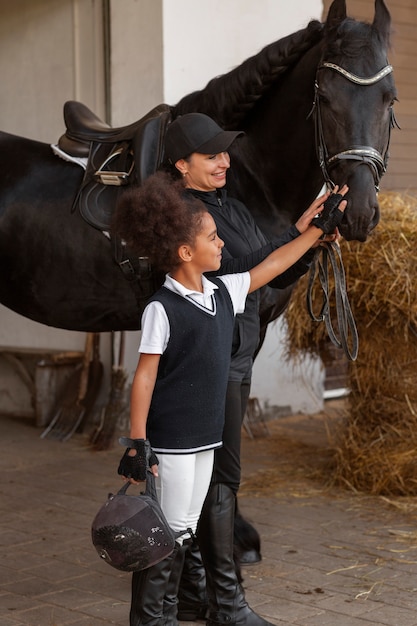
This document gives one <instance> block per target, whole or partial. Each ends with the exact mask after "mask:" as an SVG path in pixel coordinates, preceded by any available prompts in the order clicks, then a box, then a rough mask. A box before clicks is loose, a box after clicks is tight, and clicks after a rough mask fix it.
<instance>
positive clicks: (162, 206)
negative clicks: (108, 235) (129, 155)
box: [111, 171, 206, 272]
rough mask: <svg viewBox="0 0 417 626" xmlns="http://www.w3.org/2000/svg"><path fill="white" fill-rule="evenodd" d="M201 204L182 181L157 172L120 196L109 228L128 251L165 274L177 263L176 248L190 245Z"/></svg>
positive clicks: (203, 207) (198, 218) (201, 213)
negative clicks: (144, 258) (149, 262)
mask: <svg viewBox="0 0 417 626" xmlns="http://www.w3.org/2000/svg"><path fill="white" fill-rule="evenodd" d="M205 212H206V208H205V206H204V204H203V203H202V202H201V201H200V200H197V199H196V198H194V197H193V196H192V195H191V194H188V193H187V192H186V190H185V187H184V183H183V180H182V179H180V180H174V179H173V177H172V175H170V174H169V173H167V172H162V171H161V172H157V173H156V174H153V175H152V176H150V177H149V178H147V179H146V180H145V182H144V183H143V184H142V185H141V186H140V187H139V186H136V187H130V188H129V189H127V190H126V191H125V192H124V193H123V194H122V196H121V197H120V199H119V201H118V203H117V207H116V211H115V215H114V218H113V221H112V225H111V232H112V234H113V235H116V236H119V237H121V238H122V239H123V240H124V241H125V242H126V245H127V247H128V249H129V251H130V252H131V253H133V254H136V255H137V256H142V257H143V256H146V257H149V259H150V261H151V263H152V264H153V265H154V266H155V267H157V268H158V269H160V270H163V271H165V272H167V271H171V270H173V269H174V268H175V267H176V266H177V265H178V264H179V262H180V261H179V257H178V252H177V251H178V248H179V247H180V246H181V245H182V244H188V245H192V244H193V243H194V241H195V238H196V236H197V234H198V233H199V232H200V230H201V222H202V217H203V214H204V213H205Z"/></svg>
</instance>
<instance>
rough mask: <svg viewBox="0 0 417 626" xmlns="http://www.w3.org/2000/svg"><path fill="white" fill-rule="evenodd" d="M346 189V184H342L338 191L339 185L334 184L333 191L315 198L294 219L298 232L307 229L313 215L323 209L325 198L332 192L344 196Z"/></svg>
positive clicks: (347, 189) (347, 188)
mask: <svg viewBox="0 0 417 626" xmlns="http://www.w3.org/2000/svg"><path fill="white" fill-rule="evenodd" d="M348 191H349V187H348V186H347V185H343V187H342V189H341V190H340V191H339V186H338V185H336V186H335V188H334V189H333V191H326V192H325V193H324V194H322V195H321V196H319V197H318V198H316V199H315V200H314V201H313V202H312V203H311V204H310V206H309V207H308V209H307V210H306V211H305V212H304V213H303V214H302V215H301V217H299V218H298V220H297V221H296V223H295V226H296V228H297V230H299V232H300V233H303V232H305V231H306V230H307V228H308V227H309V226H310V224H311V220H312V219H313V218H314V217H316V215H317V214H318V213H320V212H321V211H322V210H323V205H324V203H325V202H326V200H327V198H328V197H329V196H330V195H331V194H332V193H340V194H341V195H342V196H344V195H346V194H347V192H348ZM326 241H329V240H328V239H326Z"/></svg>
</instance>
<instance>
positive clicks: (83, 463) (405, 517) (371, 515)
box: [0, 414, 417, 626]
mask: <svg viewBox="0 0 417 626" xmlns="http://www.w3.org/2000/svg"><path fill="white" fill-rule="evenodd" d="M336 418H337V415H336ZM331 419H335V418H334V414H333V415H332V418H331ZM324 426H325V422H324V420H323V417H322V416H314V417H305V416H301V417H300V416H293V417H288V418H280V419H277V420H274V422H271V423H270V433H271V434H270V436H269V437H268V438H265V437H257V438H255V439H254V440H251V439H250V438H249V437H248V436H245V438H244V445H243V448H244V475H245V481H244V484H243V487H242V495H241V498H240V503H241V509H242V511H243V512H244V514H245V515H246V516H247V517H248V518H249V519H250V520H251V521H252V522H253V523H254V524H255V525H256V527H257V528H258V530H259V531H260V532H261V535H262V553H263V560H262V562H261V563H260V564H259V565H256V566H252V567H250V568H246V570H245V572H244V574H245V583H244V584H245V586H246V590H247V591H246V593H247V598H248V600H249V601H250V603H251V605H252V606H253V607H256V610H257V611H258V612H259V613H260V614H261V615H263V616H264V617H265V618H267V619H269V620H270V621H271V622H273V623H274V624H277V625H281V624H282V625H284V624H285V625H289V624H293V625H297V626H316V625H317V626H375V625H379V626H381V625H387V626H417V525H416V513H415V511H416V508H415V505H414V502H413V501H412V500H410V499H402V500H401V499H395V500H390V501H388V500H385V499H382V498H376V497H375V498H372V497H368V496H360V495H354V494H352V493H349V492H345V491H342V490H337V489H327V488H326V487H325V486H324V481H323V471H324V470H323V468H325V462H326V461H327V460H328V458H329V447H328V444H327V440H326V436H325V428H324ZM0 437H1V438H0V468H1V483H0V494H1V496H0V497H1V499H0V555H1V558H0V626H23V625H25V626H28V625H30V626H64V625H65V626H66V625H67V624H68V625H69V624H71V625H73V626H75V625H77V626H103V625H105V624H108V625H110V624H113V625H117V626H127V624H128V609H129V593H130V576H129V575H128V574H123V573H120V572H118V571H117V570H115V569H112V568H111V567H109V566H108V565H107V564H106V563H103V562H102V561H100V559H99V557H98V556H97V554H96V552H95V550H94V548H93V546H92V544H91V541H90V526H91V521H92V519H93V517H94V515H95V513H96V511H97V510H98V508H99V507H100V506H101V504H102V503H103V502H104V500H105V499H106V497H107V493H108V492H109V491H115V490H117V489H118V488H119V478H118V477H117V475H116V474H115V468H116V466H117V462H118V460H119V457H120V452H121V448H118V447H116V448H114V449H112V450H110V451H108V452H100V453H97V452H92V451H91V450H90V449H89V448H88V447H87V445H86V439H85V437H83V436H81V435H77V436H76V437H74V438H73V439H71V440H70V441H68V442H67V443H59V442H55V441H49V440H41V439H40V438H39V430H37V429H36V428H35V427H34V426H33V425H32V424H31V423H28V421H27V420H26V421H25V420H18V419H16V418H14V419H11V418H6V417H2V418H0Z"/></svg>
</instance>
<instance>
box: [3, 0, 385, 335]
mask: <svg viewBox="0 0 417 626" xmlns="http://www.w3.org/2000/svg"><path fill="white" fill-rule="evenodd" d="M389 35H390V14H389V12H388V10H387V8H386V6H385V4H384V1H383V0H375V17H374V20H373V23H372V24H366V23H362V22H358V21H355V20H353V19H350V18H347V17H346V4H345V0H334V1H333V3H332V5H331V7H330V9H329V13H328V16H327V20H326V22H325V23H324V24H321V23H319V22H317V21H313V22H311V23H310V24H309V25H308V26H307V28H305V29H303V30H301V31H299V32H297V33H295V34H293V35H290V36H288V37H286V38H284V39H281V40H279V41H278V42H276V43H273V44H271V45H269V46H267V47H266V48H264V49H263V50H262V51H261V52H260V53H259V54H257V55H256V56H254V57H252V58H250V59H248V60H247V61H245V62H244V63H243V64H242V65H241V66H239V67H237V68H236V69H234V70H233V71H231V72H229V73H228V74H225V75H224V76H221V77H219V78H215V79H213V80H212V81H211V82H210V83H209V84H208V85H207V87H206V88H205V89H203V90H202V91H199V92H196V93H194V94H190V95H188V96H186V97H184V98H183V99H182V100H181V101H180V102H179V103H178V104H177V105H176V106H172V107H169V108H170V113H171V117H172V118H175V117H176V116H178V115H180V114H183V113H186V112H190V111H201V112H204V113H207V114H208V115H210V116H211V117H213V118H214V119H215V120H216V121H217V122H218V123H219V124H220V125H221V126H223V127H224V128H226V129H234V128H237V129H241V130H244V131H245V133H246V134H245V136H244V137H243V138H242V139H241V140H239V141H238V142H236V145H235V146H233V147H232V149H231V157H232V171H231V174H230V177H229V182H228V188H229V193H230V195H235V196H237V197H239V198H241V199H242V200H243V201H244V202H245V204H246V205H247V206H248V207H249V208H250V209H251V211H252V212H253V214H254V216H255V219H256V220H257V221H258V223H259V225H260V226H261V227H262V228H263V229H264V230H265V231H266V233H267V234H268V233H274V232H278V231H280V230H282V229H284V228H285V227H286V226H287V225H289V224H290V223H292V222H294V221H296V219H297V217H298V216H299V215H300V214H301V212H302V211H303V210H304V209H305V208H306V207H307V206H308V205H309V204H310V202H311V201H312V200H313V198H314V197H315V196H316V195H317V194H318V192H319V191H320V189H321V187H322V185H323V182H326V183H327V184H330V185H332V184H339V185H341V184H342V183H347V184H348V185H349V189H350V191H349V195H348V207H347V210H346V213H345V218H344V221H343V223H342V225H341V227H340V230H341V233H342V235H343V236H344V237H345V238H346V239H356V240H359V241H364V240H365V239H366V238H367V236H368V234H369V233H370V232H371V231H372V229H373V228H374V227H375V225H376V224H377V223H378V220H379V210H378V201H377V188H378V184H379V180H380V177H381V176H382V174H383V173H384V171H385V168H386V164H387V159H388V145H389V137H390V129H391V127H392V125H393V121H394V117H393V109H392V106H393V103H394V101H395V99H396V91H395V86H394V81H393V76H392V67H391V66H390V65H388V62H387V49H388V46H389ZM103 126H105V125H103ZM0 169H1V172H2V176H1V179H0V266H1V274H0V302H1V303H2V304H4V305H5V306H7V307H9V308H10V309H13V310H14V311H16V312H17V313H20V314H21V315H24V316H26V317H29V318H31V319H33V320H36V321H38V322H41V323H44V324H48V325H50V326H54V327H59V328H65V329H70V330H78V331H97V332H100V331H109V330H134V329H138V328H139V323H140V307H139V306H138V301H137V299H136V297H135V294H134V291H133V290H132V289H131V285H130V284H129V281H127V280H126V279H125V278H124V277H123V275H122V272H121V270H120V267H119V265H118V264H117V263H115V261H114V257H113V255H112V244H111V242H110V241H109V239H108V238H106V237H105V236H104V235H103V234H102V232H100V230H98V229H94V228H92V227H91V226H90V225H89V224H87V223H86V221H84V220H83V218H82V217H81V215H80V214H79V212H78V211H74V210H72V209H73V203H74V198H75V197H76V195H77V190H78V189H79V187H80V183H81V180H82V178H83V171H82V169H81V168H80V167H79V166H77V165H75V164H72V163H68V162H65V161H63V160H61V159H59V158H57V156H55V155H54V154H53V153H52V150H51V148H50V146H49V145H47V144H44V143H39V142H36V141H31V140H29V139H24V138H21V137H16V136H12V135H10V134H6V133H0ZM289 295H290V290H285V291H283V292H272V290H265V292H264V297H263V303H262V312H261V313H262V316H263V321H264V323H265V324H266V323H267V322H268V321H270V320H271V319H274V318H276V317H277V316H278V315H279V314H280V313H281V312H282V310H283V309H284V308H285V306H286V304H287V302H288V299H289Z"/></svg>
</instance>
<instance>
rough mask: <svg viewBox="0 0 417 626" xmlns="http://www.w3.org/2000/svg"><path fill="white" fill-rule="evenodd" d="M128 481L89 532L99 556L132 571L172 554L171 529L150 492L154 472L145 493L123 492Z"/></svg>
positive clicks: (110, 501) (108, 503) (175, 534)
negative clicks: (131, 493)
mask: <svg viewBox="0 0 417 626" xmlns="http://www.w3.org/2000/svg"><path fill="white" fill-rule="evenodd" d="M129 485H130V483H129V482H127V483H126V484H125V485H123V487H122V488H121V489H120V491H119V492H118V493H117V494H116V495H113V494H110V495H109V497H108V500H107V502H105V504H104V505H103V506H102V507H101V508H100V510H99V511H98V513H97V515H96V516H95V518H94V521H93V524H92V529H91V535H92V540H93V544H94V547H95V549H96V550H97V552H98V554H99V556H100V557H101V558H102V559H103V560H104V561H106V563H108V564H109V565H111V566H112V567H115V568H116V569H119V570H122V571H124V572H134V571H139V570H142V569H146V568H147V567H151V566H152V565H155V564H156V563H159V562H160V561H162V560H163V559H165V558H166V557H167V556H169V555H170V554H171V552H172V551H173V549H174V545H175V538H176V536H178V535H181V534H183V533H174V531H173V530H172V529H171V528H170V526H169V524H168V522H167V520H166V519H165V516H164V514H163V512H162V509H161V507H160V505H159V503H158V501H157V500H156V497H155V496H152V495H151V494H152V492H153V491H152V490H154V483H153V476H152V478H150V477H148V479H147V481H146V492H145V493H144V494H140V495H136V496H131V495H127V494H126V490H127V488H128V486H129Z"/></svg>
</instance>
